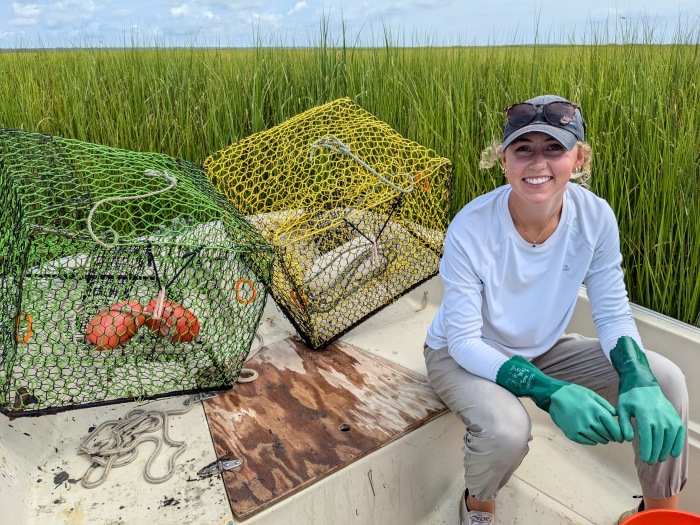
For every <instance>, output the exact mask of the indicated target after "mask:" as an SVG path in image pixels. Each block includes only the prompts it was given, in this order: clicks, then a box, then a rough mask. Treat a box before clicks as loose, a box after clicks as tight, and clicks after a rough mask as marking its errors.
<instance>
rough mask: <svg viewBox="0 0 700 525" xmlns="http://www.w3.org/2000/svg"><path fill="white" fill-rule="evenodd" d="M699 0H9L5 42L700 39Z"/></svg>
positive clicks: (1, 35)
mask: <svg viewBox="0 0 700 525" xmlns="http://www.w3.org/2000/svg"><path fill="white" fill-rule="evenodd" d="M699 20H700V0H675V1H668V0H636V1H634V0H632V1H627V2H620V3H618V2H617V1H615V0H585V1H584V0H578V1H576V2H572V1H568V0H559V1H555V0H539V1H532V0H510V1H506V0H480V1H474V0H328V1H315V0H290V1H284V0H273V1H263V0H43V1H42V0H22V1H12V0H3V1H2V2H1V4H0V48H35V47H39V48H42V47H43V48H53V47H114V46H116V47H123V46H127V47H130V46H132V45H140V46H186V47H250V46H256V45H273V46H275V45H285V46H313V45H318V44H319V43H321V40H322V38H323V37H325V39H326V43H328V44H330V45H340V44H342V43H343V34H344V35H345V44H346V45H347V46H352V47H361V46H368V45H370V46H371V45H384V44H385V43H387V41H389V42H390V43H391V44H393V45H441V46H442V45H502V44H532V43H554V44H567V43H590V42H591V41H592V35H594V36H595V39H596V40H597V41H600V40H601V39H603V40H605V41H610V42H622V41H628V42H629V41H630V40H633V41H652V42H658V43H663V42H673V41H677V35H678V34H679V33H678V32H679V31H680V34H682V35H684V38H685V39H687V38H688V37H689V36H690V38H692V39H693V40H694V41H695V40H697V37H696V35H698V34H699V32H700V28H699V27H698V21H699Z"/></svg>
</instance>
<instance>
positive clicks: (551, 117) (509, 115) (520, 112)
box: [505, 101, 581, 128]
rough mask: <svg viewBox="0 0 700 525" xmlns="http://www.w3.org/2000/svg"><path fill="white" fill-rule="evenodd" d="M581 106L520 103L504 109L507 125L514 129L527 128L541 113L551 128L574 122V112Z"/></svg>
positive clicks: (559, 103)
mask: <svg viewBox="0 0 700 525" xmlns="http://www.w3.org/2000/svg"><path fill="white" fill-rule="evenodd" d="M577 109H578V110H580V109H581V106H579V105H578V104H572V103H571V102H564V101H555V102H549V103H547V104H531V103H530V102H520V103H519V104H512V105H510V106H508V107H506V108H505V112H506V120H507V121H508V124H510V125H511V126H513V127H515V128H522V127H523V126H527V125H528V124H529V123H530V122H532V121H533V120H535V117H537V113H539V112H540V111H542V116H543V117H544V118H545V120H546V121H547V122H549V123H550V124H551V125H552V126H558V127H563V126H566V125H567V124H570V123H571V122H573V120H574V116H575V115H576V110H577Z"/></svg>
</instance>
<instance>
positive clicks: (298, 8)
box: [287, 0, 309, 15]
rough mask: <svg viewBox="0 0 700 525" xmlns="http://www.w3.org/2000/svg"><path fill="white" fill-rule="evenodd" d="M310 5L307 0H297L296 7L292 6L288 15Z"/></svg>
mask: <svg viewBox="0 0 700 525" xmlns="http://www.w3.org/2000/svg"><path fill="white" fill-rule="evenodd" d="M307 7H309V4H307V3H306V0H302V1H301V2H297V3H296V4H295V5H294V7H292V8H291V9H290V10H289V11H288V12H287V14H288V15H293V14H294V13H298V12H299V11H303V10H304V9H306V8H307Z"/></svg>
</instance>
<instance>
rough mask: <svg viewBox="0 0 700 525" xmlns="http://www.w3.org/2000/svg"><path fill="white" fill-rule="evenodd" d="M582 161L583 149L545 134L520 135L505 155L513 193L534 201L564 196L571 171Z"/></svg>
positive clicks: (535, 202)
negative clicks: (565, 143)
mask: <svg viewBox="0 0 700 525" xmlns="http://www.w3.org/2000/svg"><path fill="white" fill-rule="evenodd" d="M581 164H583V153H582V152H581V148H578V147H575V148H574V149H572V150H571V151H568V150H567V149H566V148H565V147H564V146H562V144H561V143H560V142H559V141H557V140H555V139H553V138H552V137H550V136H549V135H546V134H545V133H537V132H532V133H526V134H525V135H523V136H522V137H518V138H517V139H516V140H515V141H514V142H512V143H511V144H510V145H509V146H508V147H507V148H506V151H505V153H504V155H503V167H504V168H505V169H506V178H507V179H508V183H509V184H510V185H511V186H512V188H513V193H514V194H515V195H516V197H517V198H519V199H520V200H523V201H526V202H529V203H531V204H539V203H544V202H546V201H550V200H551V199H556V198H557V197H558V198H561V196H562V195H563V194H564V191H566V184H567V182H569V179H570V178H571V174H572V173H573V172H574V171H575V170H576V169H577V168H579V167H580V166H581Z"/></svg>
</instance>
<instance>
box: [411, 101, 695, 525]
mask: <svg viewBox="0 0 700 525" xmlns="http://www.w3.org/2000/svg"><path fill="white" fill-rule="evenodd" d="M585 132H586V125H585V123H584V120H583V116H582V114H581V108H580V107H579V106H578V105H576V104H572V103H571V102H569V101H568V100H566V99H564V98H562V97H558V96H554V95H543V96H539V97H536V98H533V99H530V100H528V101H527V102H524V103H520V104H515V105H512V106H508V107H507V108H506V123H505V126H504V131H503V143H502V145H500V146H498V147H497V150H498V151H499V152H500V160H501V163H502V166H503V169H504V171H505V173H506V178H507V181H508V184H507V185H505V186H501V187H500V188H497V189H495V190H493V191H491V192H489V193H486V194H484V195H481V196H479V197H477V198H476V199H474V200H472V201H471V202H469V203H468V204H467V205H466V206H464V208H462V210H461V211H460V212H459V213H458V214H457V216H456V217H455V218H454V220H453V221H452V223H451V224H450V227H449V229H448V232H447V237H446V239H445V252H444V256H443V258H442V261H441V264H440V275H441V277H442V282H443V285H444V287H445V294H444V297H443V300H442V304H441V305H440V308H439V310H438V312H437V315H436V316H435V318H434V320H433V322H432V324H431V325H430V327H429V328H428V333H427V338H426V344H425V351H424V354H425V361H426V367H427V371H428V377H429V378H430V381H431V384H432V386H433V388H434V389H435V391H436V392H437V394H438V395H439V396H440V397H441V398H442V399H443V401H444V402H445V404H446V405H447V406H448V407H449V408H450V409H451V410H452V411H453V412H454V413H455V414H457V415H458V416H459V418H460V419H461V420H462V422H463V423H464V425H465V428H466V434H465V438H464V451H465V460H464V467H465V483H466V490H465V493H464V496H463V497H462V498H461V499H460V502H459V507H460V515H461V520H462V525H475V524H477V523H478V524H487V525H488V524H493V523H495V521H494V520H495V518H494V513H495V508H496V501H495V500H496V494H497V493H498V491H499V490H500V489H502V488H503V487H504V486H505V484H506V483H507V482H508V480H509V479H510V477H511V475H512V474H513V472H514V471H515V470H516V469H517V468H518V466H519V465H520V463H521V462H522V460H523V459H524V457H525V455H526V454H527V452H528V450H529V446H528V442H529V441H530V440H531V439H532V436H531V433H530V432H531V425H532V424H531V420H530V417H529V415H528V414H527V412H526V410H525V409H524V408H523V405H522V404H521V403H520V401H519V400H518V398H519V397H529V398H531V399H533V400H534V401H535V403H536V405H537V406H538V407H540V408H541V409H543V410H545V411H546V412H548V413H549V414H550V416H551V418H552V421H553V422H554V423H555V424H556V425H557V426H558V427H559V428H560V429H561V430H562V432H563V433H564V435H565V436H566V437H567V438H569V439H570V440H572V441H574V442H576V443H580V444H584V445H596V444H607V443H610V442H623V441H633V440H634V441H635V444H636V446H635V454H636V455H637V462H636V464H637V466H638V475H639V480H640V485H641V490H642V493H643V495H644V503H643V505H642V506H641V508H642V509H654V508H678V502H679V492H680V490H681V488H682V487H683V486H684V485H685V482H686V480H687V475H688V474H687V472H688V445H687V440H686V439H685V434H686V426H687V423H688V392H687V389H686V385H685V379H684V376H683V374H682V373H681V372H680V370H679V369H678V367H676V366H675V365H674V364H673V363H672V362H671V361H669V360H668V359H666V358H664V357H662V356H661V355H659V354H656V353H654V352H651V351H644V350H643V348H644V347H643V346H642V341H641V338H640V336H639V333H638V331H637V328H636V325H635V323H634V321H633V318H632V313H631V309H630V305H629V302H628V298H627V291H626V288H625V283H624V280H623V272H622V268H621V262H622V257H621V256H620V246H619V233H618V231H617V224H616V221H615V216H614V214H613V212H612V210H611V209H610V206H609V205H608V204H607V203H606V202H605V201H604V200H603V199H601V198H599V197H597V196H596V195H594V194H593V193H592V192H590V191H589V190H587V189H585V188H583V187H581V186H580V185H577V184H572V183H571V182H570V180H571V178H572V175H573V173H574V172H576V171H577V170H579V169H580V168H581V167H582V166H583V165H584V164H585V161H586V159H585V157H586V154H587V150H586V149H585V148H584V145H585ZM559 269H561V270H559ZM582 284H584V285H585V286H586V289H587V293H588V296H589V298H590V300H591V308H592V314H593V316H592V318H593V321H594V323H595V326H596V329H597V335H598V338H586V337H583V336H581V335H579V334H567V333H565V331H566V328H567V326H568V324H569V321H570V320H571V317H572V314H573V310H574V305H575V303H576V300H577V295H578V291H579V288H580V286H581V285H582ZM562 334H564V335H562ZM657 377H658V380H657ZM618 383H619V389H618ZM501 387H502V388H501ZM662 389H663V392H662ZM618 390H619V395H618ZM615 406H617V408H616V407H615ZM632 417H634V418H635V420H636V430H634V429H633V427H632V425H631V423H630V419H631V418H632Z"/></svg>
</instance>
